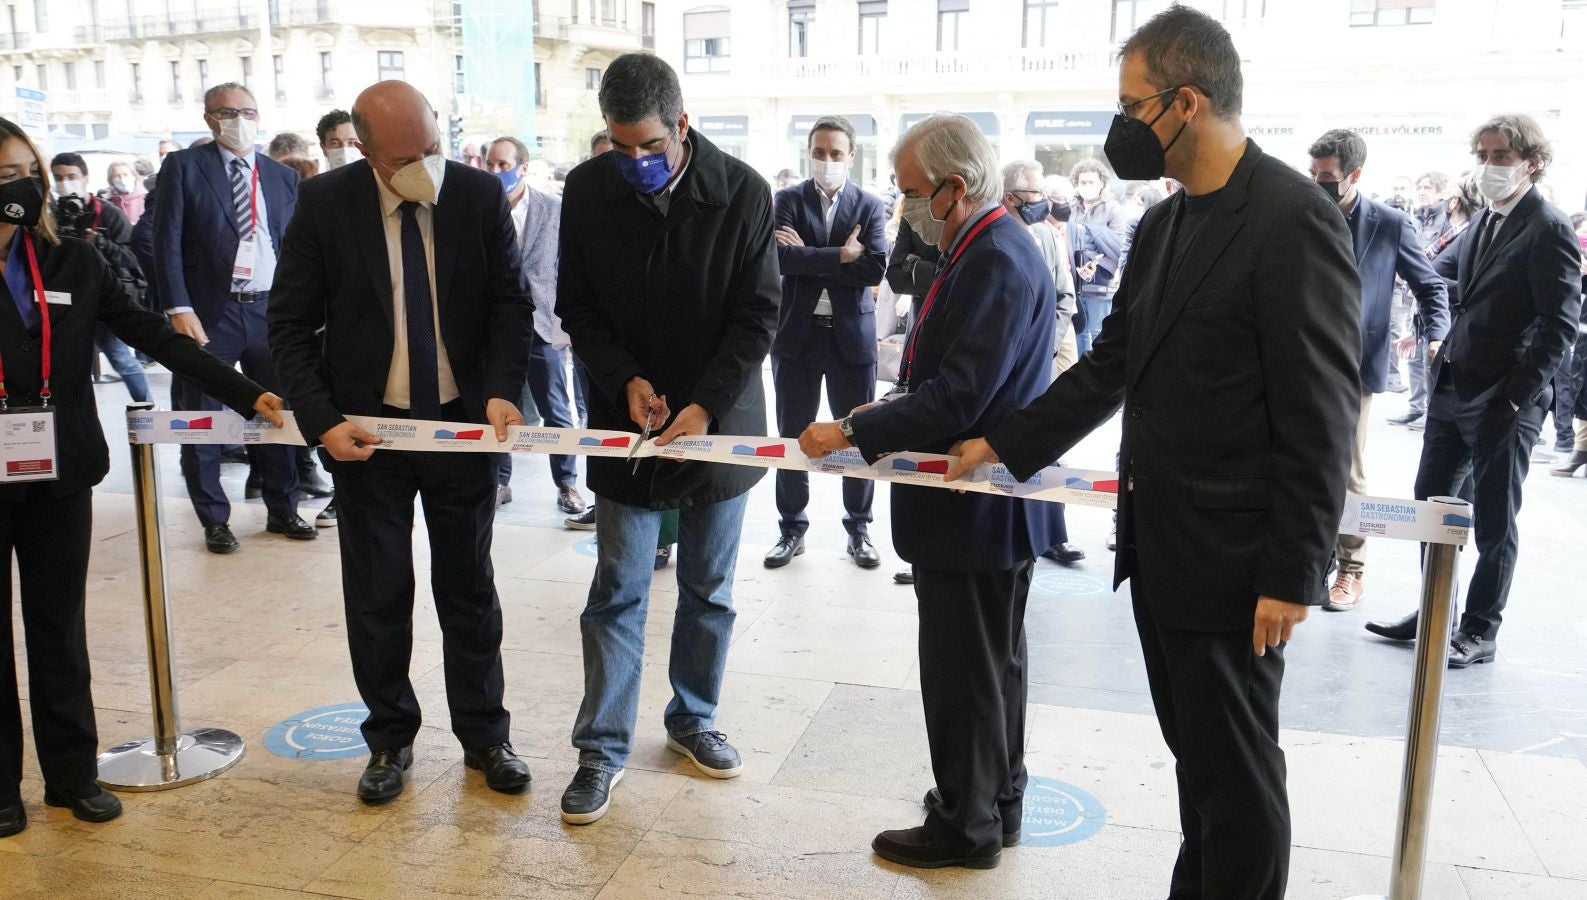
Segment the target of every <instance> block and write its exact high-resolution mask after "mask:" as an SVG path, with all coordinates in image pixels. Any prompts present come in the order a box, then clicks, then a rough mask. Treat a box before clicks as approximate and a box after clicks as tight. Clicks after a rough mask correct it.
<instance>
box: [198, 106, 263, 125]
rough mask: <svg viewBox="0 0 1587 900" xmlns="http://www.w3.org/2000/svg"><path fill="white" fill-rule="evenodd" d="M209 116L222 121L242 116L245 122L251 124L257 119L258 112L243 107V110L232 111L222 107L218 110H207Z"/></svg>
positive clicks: (227, 107)
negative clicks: (247, 121)
mask: <svg viewBox="0 0 1587 900" xmlns="http://www.w3.org/2000/svg"><path fill="white" fill-rule="evenodd" d="M209 114H210V115H212V116H214V117H215V118H217V119H222V120H224V119H235V118H237V117H238V116H242V117H243V118H244V119H247V120H249V121H250V122H251V121H253V120H254V119H257V118H259V110H257V109H253V108H252V107H244V108H243V109H233V108H232V107H230V106H222V107H221V108H220V109H212V110H209Z"/></svg>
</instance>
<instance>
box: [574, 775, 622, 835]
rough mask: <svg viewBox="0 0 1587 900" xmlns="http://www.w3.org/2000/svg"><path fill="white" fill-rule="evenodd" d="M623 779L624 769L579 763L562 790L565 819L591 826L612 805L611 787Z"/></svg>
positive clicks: (575, 823)
mask: <svg viewBox="0 0 1587 900" xmlns="http://www.w3.org/2000/svg"><path fill="white" fill-rule="evenodd" d="M622 780H623V770H621V769H619V770H618V772H617V774H615V775H613V774H611V773H609V772H603V771H601V770H600V769H592V768H590V767H588V766H579V770H578V771H577V772H575V773H574V774H573V780H572V781H571V782H569V783H568V787H567V790H565V791H563V792H562V821H564V822H566V823H568V824H569V825H588V824H590V823H591V822H595V821H598V820H599V819H600V818H601V817H602V816H604V815H606V809H607V807H609V806H611V805H612V788H614V787H617V782H619V781H622Z"/></svg>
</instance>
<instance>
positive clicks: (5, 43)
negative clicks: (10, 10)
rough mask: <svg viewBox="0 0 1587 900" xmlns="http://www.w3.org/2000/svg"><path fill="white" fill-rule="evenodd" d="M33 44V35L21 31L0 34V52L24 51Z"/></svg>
mask: <svg viewBox="0 0 1587 900" xmlns="http://www.w3.org/2000/svg"><path fill="white" fill-rule="evenodd" d="M32 43H33V35H31V34H28V33H27V32H23V31H13V32H9V33H5V34H0V51H5V50H26V49H27V48H28V45H30V44H32Z"/></svg>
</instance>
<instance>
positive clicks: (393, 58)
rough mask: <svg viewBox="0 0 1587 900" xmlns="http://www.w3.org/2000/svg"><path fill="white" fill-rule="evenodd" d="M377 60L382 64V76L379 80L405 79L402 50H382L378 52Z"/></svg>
mask: <svg viewBox="0 0 1587 900" xmlns="http://www.w3.org/2000/svg"><path fill="white" fill-rule="evenodd" d="M376 61H377V62H378V63H379V66H380V73H379V74H380V78H379V79H378V80H380V81H390V80H392V79H398V80H402V79H404V75H403V64H402V51H401V50H382V51H380V52H379V53H378V54H376Z"/></svg>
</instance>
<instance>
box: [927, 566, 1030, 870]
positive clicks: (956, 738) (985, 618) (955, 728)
mask: <svg viewBox="0 0 1587 900" xmlns="http://www.w3.org/2000/svg"><path fill="white" fill-rule="evenodd" d="M1032 567H1033V563H1032V561H1029V560H1027V561H1026V562H1023V563H1021V564H1020V565H1019V566H1017V567H1015V568H1014V569H1012V570H1010V571H1006V572H949V571H944V570H942V569H933V568H929V567H926V566H922V565H918V564H917V565H916V566H915V567H914V568H915V597H916V599H917V600H918V602H919V608H920V697H921V702H922V704H923V705H924V706H925V711H926V740H927V743H928V744H929V745H930V747H931V772H932V774H933V775H934V776H936V779H937V790H938V791H939V792H941V795H942V799H941V801H940V802H939V803H936V804H934V805H933V806H932V807H931V808H930V809H929V810H928V811H927V813H926V828H927V830H928V831H929V832H930V833H931V836H932V838H933V840H935V841H936V842H938V843H940V844H942V845H944V846H947V847H950V848H952V849H954V850H956V851H958V852H960V853H963V854H966V855H977V856H980V855H991V854H993V853H996V852H998V851H1000V850H1001V849H1002V846H1003V843H1002V842H1003V824H1002V823H1003V822H1004V821H1005V820H1008V821H1011V822H1018V821H1019V820H1020V817H1021V815H1022V811H1023V808H1024V807H1023V804H1024V797H1025V782H1026V781H1027V777H1026V772H1025V693H1026V683H1027V674H1028V672H1027V668H1026V664H1025V600H1026V598H1027V597H1028V595H1029V594H1030V576H1031V569H1032ZM1011 830H1012V829H1011Z"/></svg>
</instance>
